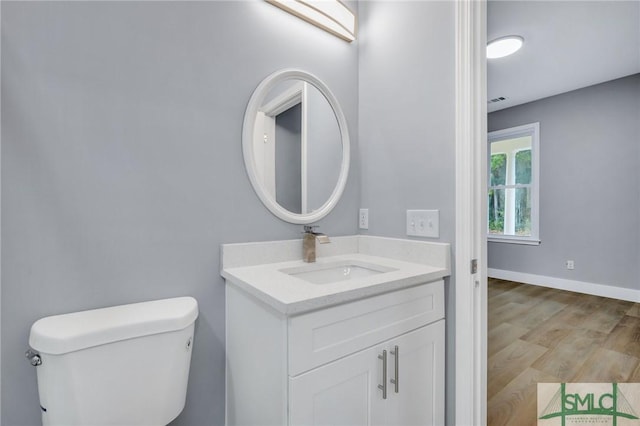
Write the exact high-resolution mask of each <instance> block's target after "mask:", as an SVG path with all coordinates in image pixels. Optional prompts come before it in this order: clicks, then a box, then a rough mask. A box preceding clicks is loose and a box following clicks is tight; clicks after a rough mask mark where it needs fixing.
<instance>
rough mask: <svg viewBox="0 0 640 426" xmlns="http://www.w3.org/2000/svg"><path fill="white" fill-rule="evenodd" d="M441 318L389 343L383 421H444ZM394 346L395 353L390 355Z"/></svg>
mask: <svg viewBox="0 0 640 426" xmlns="http://www.w3.org/2000/svg"><path fill="white" fill-rule="evenodd" d="M444 341H445V339H444V320H440V321H438V322H435V323H433V324H430V325H428V326H425V327H422V328H420V329H418V330H415V331H412V332H410V333H407V334H404V335H402V336H400V337H397V338H395V339H393V340H391V341H390V342H389V346H388V347H387V350H388V351H389V354H390V355H389V359H388V371H389V374H388V376H389V381H391V380H392V379H395V378H396V373H395V371H396V362H397V370H398V392H397V393H396V392H395V384H392V383H388V398H387V400H386V401H385V404H384V405H385V410H384V417H385V420H384V424H385V425H388V426H397V425H406V426H410V425H420V426H427V425H434V426H436V425H443V424H444V397H445V386H444V379H445V377H444V367H445V360H444ZM396 347H397V348H398V354H397V356H396V355H395V354H391V351H394V352H395V348H396Z"/></svg>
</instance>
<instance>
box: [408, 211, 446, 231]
mask: <svg viewBox="0 0 640 426" xmlns="http://www.w3.org/2000/svg"><path fill="white" fill-rule="evenodd" d="M407 235H411V236H414V237H431V238H439V237H440V211H439V210H407Z"/></svg>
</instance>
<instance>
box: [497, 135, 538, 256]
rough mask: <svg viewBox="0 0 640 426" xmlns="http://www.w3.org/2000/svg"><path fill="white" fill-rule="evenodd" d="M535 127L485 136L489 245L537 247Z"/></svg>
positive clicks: (536, 152)
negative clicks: (486, 144)
mask: <svg viewBox="0 0 640 426" xmlns="http://www.w3.org/2000/svg"><path fill="white" fill-rule="evenodd" d="M539 127H540V125H539V123H532V124H526V125H524V126H518V127H512V128H510V129H504V130H498V131H496V132H491V133H489V164H488V171H489V179H488V182H489V200H488V206H487V207H488V227H487V233H488V239H489V241H499V242H512V243H520V244H539V243H540V240H539V238H538V235H539V234H538V231H539V228H538V179H539V177H538V165H539V164H538V163H539V149H538V146H539V143H538V133H539Z"/></svg>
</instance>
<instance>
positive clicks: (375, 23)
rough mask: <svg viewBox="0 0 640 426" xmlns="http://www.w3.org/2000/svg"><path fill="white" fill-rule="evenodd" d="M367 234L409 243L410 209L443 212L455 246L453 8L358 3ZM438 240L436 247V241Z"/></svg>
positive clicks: (450, 329) (443, 236) (451, 315)
mask: <svg viewBox="0 0 640 426" xmlns="http://www.w3.org/2000/svg"><path fill="white" fill-rule="evenodd" d="M360 40H361V44H360V108H359V119H360V147H361V149H360V157H361V161H362V166H361V167H362V173H361V179H362V183H361V185H362V202H361V207H363V208H368V209H369V230H368V231H363V233H364V234H371V235H380V236H389V237H397V238H407V236H406V232H405V231H406V210H407V209H439V210H440V239H438V240H435V241H442V242H450V243H452V244H453V242H454V237H455V235H454V231H455V222H454V219H455V218H454V207H455V205H454V204H455V192H454V191H455V182H454V178H455V172H454V164H455V96H454V94H455V79H454V77H455V56H454V54H455V3H454V2H449V1H444V2H438V1H433V2H432V1H429V2H415V1H406V2H405V1H388V2H369V1H367V2H362V3H361V4H360ZM432 241H434V240H432ZM453 282H454V279H453V278H452V279H450V280H449V281H448V283H447V287H446V291H447V293H446V295H447V310H446V315H447V365H448V367H449V368H448V369H447V424H454V422H453V420H454V404H453V401H454V395H455V393H454V392H455V390H454V381H455V377H454V368H453V366H454V362H455V357H454V345H453V343H454V340H455V339H454V330H455V323H454V319H455V312H454V309H453V308H454V303H453V302H454V299H453V294H454V293H453Z"/></svg>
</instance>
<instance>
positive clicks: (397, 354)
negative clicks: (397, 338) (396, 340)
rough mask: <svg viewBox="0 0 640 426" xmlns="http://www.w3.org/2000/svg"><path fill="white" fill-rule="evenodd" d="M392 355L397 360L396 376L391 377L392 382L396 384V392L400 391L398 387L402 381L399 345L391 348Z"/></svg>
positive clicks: (395, 363) (395, 366)
mask: <svg viewBox="0 0 640 426" xmlns="http://www.w3.org/2000/svg"><path fill="white" fill-rule="evenodd" d="M391 355H393V357H394V361H395V362H394V372H393V375H394V378H393V379H391V380H390V382H391V383H393V384H394V385H395V392H396V393H398V391H399V389H400V388H399V387H398V382H399V381H400V349H399V348H398V345H396V346H395V347H394V348H393V349H392V350H391Z"/></svg>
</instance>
